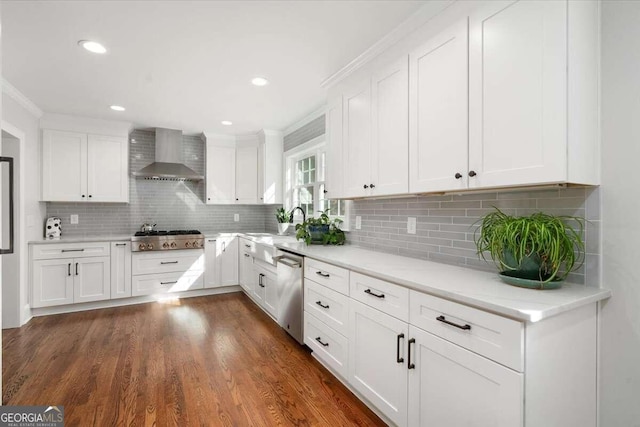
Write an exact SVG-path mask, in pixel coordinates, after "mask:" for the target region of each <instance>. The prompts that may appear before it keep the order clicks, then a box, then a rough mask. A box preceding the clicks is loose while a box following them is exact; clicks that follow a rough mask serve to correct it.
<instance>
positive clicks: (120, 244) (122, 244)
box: [116, 243, 127, 246]
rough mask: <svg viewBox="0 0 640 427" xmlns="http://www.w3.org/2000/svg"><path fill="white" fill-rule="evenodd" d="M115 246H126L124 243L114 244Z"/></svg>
mask: <svg viewBox="0 0 640 427" xmlns="http://www.w3.org/2000/svg"><path fill="white" fill-rule="evenodd" d="M116 246H127V244H126V243H116Z"/></svg>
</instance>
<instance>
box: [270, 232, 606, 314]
mask: <svg viewBox="0 0 640 427" xmlns="http://www.w3.org/2000/svg"><path fill="white" fill-rule="evenodd" d="M276 247H277V248H279V249H284V250H288V251H290V252H294V253H297V254H300V255H304V256H307V257H309V258H313V259H316V260H319V261H324V262H327V263H330V264H333V265H337V266H339V267H344V268H348V269H349V270H352V271H356V272H358V273H362V274H367V275H369V276H375V277H378V278H381V279H384V280H387V281H389V282H393V283H397V284H399V285H402V286H406V287H408V288H411V289H415V290H417V291H421V292H425V293H429V294H432V295H436V296H439V297H442V298H446V299H450V300H453V301H457V302H461V303H464V304H467V305H471V306H474V307H477V308H481V309H484V310H488V311H492V312H494V313H497V314H501V315H504V316H508V317H512V318H515V319H518V320H524V321H529V322H536V321H538V320H541V319H545V318H547V317H551V316H554V315H556V314H560V313H562V312H565V311H569V310H572V309H575V308H578V307H581V306H584V305H586V304H590V303H594V302H597V301H600V300H603V299H607V298H609V297H610V296H611V291H609V290H608V289H601V288H594V287H588V286H584V285H576V284H572V283H564V284H563V285H562V287H561V288H559V289H553V290H544V291H541V290H535V289H524V288H518V287H515V286H511V285H507V284H506V283H504V282H502V281H501V280H500V279H499V277H498V275H497V274H496V273H487V272H483V271H478V270H473V269H469V268H463V267H456V266H452V265H447V264H441V263H435V262H431V261H423V260H419V259H414V258H408V257H403V256H398V255H390V254H386V253H381V252H374V251H370V250H366V249H362V248H358V247H355V246H351V245H345V246H322V245H311V246H307V245H305V244H304V243H297V242H296V243H276Z"/></svg>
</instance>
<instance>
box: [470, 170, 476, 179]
mask: <svg viewBox="0 0 640 427" xmlns="http://www.w3.org/2000/svg"><path fill="white" fill-rule="evenodd" d="M476 175H477V173H476V171H469V176H470V177H472V178H473V177H474V176H476Z"/></svg>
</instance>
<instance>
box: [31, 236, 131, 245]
mask: <svg viewBox="0 0 640 427" xmlns="http://www.w3.org/2000/svg"><path fill="white" fill-rule="evenodd" d="M127 240H129V241H130V240H131V234H102V235H100V234H96V235H95V236H69V237H65V236H64V235H63V236H62V237H61V238H60V239H55V240H47V239H45V238H44V237H43V238H42V239H38V240H30V241H29V242H28V243H29V244H30V245H34V244H35V245H40V244H54V243H84V242H116V241H117V242H120V241H127Z"/></svg>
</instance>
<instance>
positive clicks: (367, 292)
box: [364, 289, 384, 298]
mask: <svg viewBox="0 0 640 427" xmlns="http://www.w3.org/2000/svg"><path fill="white" fill-rule="evenodd" d="M364 293H365V294H369V295H371V296H374V297H376V298H384V294H376V293H374V292H371V289H365V291H364Z"/></svg>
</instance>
